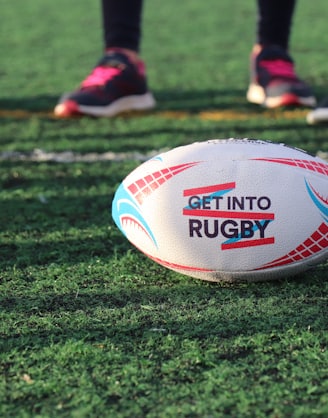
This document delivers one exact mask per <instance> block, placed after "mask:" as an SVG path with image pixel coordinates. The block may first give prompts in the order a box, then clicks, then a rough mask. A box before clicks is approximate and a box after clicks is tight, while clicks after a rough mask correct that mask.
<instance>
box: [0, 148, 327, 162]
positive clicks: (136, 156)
mask: <svg viewBox="0 0 328 418" xmlns="http://www.w3.org/2000/svg"><path fill="white" fill-rule="evenodd" d="M167 150H168V149H160V150H152V151H149V152H147V153H144V154H143V153H140V152H137V151H130V152H112V151H108V152H104V153H97V152H90V153H86V154H81V153H76V152H74V151H62V152H47V151H44V150H41V149H35V150H33V151H31V152H19V151H4V152H0V161H29V162H38V163H39V162H55V163H76V162H86V163H93V162H99V161H113V162H121V161H137V162H143V161H147V160H148V159H149V158H152V157H154V156H156V155H158V154H161V153H162V152H165V151H167ZM317 156H318V157H320V158H322V159H323V160H326V161H328V152H322V151H318V153H317Z"/></svg>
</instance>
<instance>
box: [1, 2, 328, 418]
mask: <svg viewBox="0 0 328 418" xmlns="http://www.w3.org/2000/svg"><path fill="white" fill-rule="evenodd" d="M176 4H177V2H176V1H174V0H167V1H165V2H162V1H160V0H152V1H148V2H146V4H145V13H144V29H143V32H144V34H143V50H142V55H143V57H144V58H145V60H146V62H147V64H148V76H149V84H150V86H151V88H152V90H153V92H154V95H155V97H156V99H157V101H158V106H157V108H156V109H155V110H154V111H153V112H150V113H148V114H143V115H135V116H131V115H130V116H124V117H119V118H116V119H114V120H104V119H102V120H95V119H87V118H86V119H73V120H56V119H55V118H54V117H53V116H52V109H53V107H54V105H55V104H56V101H57V99H58V97H59V96H60V95H61V93H62V92H64V91H69V90H70V89H72V88H73V87H75V86H76V85H77V84H78V83H79V82H80V81H81V80H82V79H83V78H84V77H85V76H86V74H87V72H88V71H89V69H90V68H91V67H92V66H93V65H94V64H95V61H96V60H97V59H98V58H99V56H100V55H101V49H102V43H101V42H102V41H101V36H102V31H101V26H100V9H99V5H98V4H97V5H96V6H95V4H94V2H93V1H91V0H83V1H78V0H71V1H69V2H67V1H65V0H57V1H56V2H44V1H41V0H31V1H29V2H26V1H23V0H14V1H12V2H4V1H2V2H1V6H2V7H1V25H0V51H1V64H0V92H1V93H0V219H1V223H0V417H3V418H7V417H15V418H27V417H33V418H34V417H42V418H45V417H75V418H82V417H110V418H112V417H113V418H123V417H124V418H130V417H133V418H139V417H140V418H143V417H147V418H148V417H149V418H155V417H156V418H157V417H160V418H166V417H167V418H170V417H172V418H177V417H194V418H209V417H243V418H244V417H249V418H256V417H271V418H285V417H298V418H301V417H302V418H303V417H327V416H328V333H327V331H328V315H327V306H328V264H327V263H326V264H323V265H320V266H317V268H315V269H313V270H311V271H309V272H307V273H305V274H302V275H299V276H298V277H296V278H293V279H286V280H280V281H276V282H272V283H257V284H238V285H228V284H213V283H206V282H202V281H198V280H194V279H191V278H188V277H184V276H182V275H179V274H177V273H173V272H171V271H169V270H166V269H164V268H163V267H160V266H158V265H157V264H155V263H153V262H152V261H150V260H148V259H146V258H145V257H144V256H143V255H141V254H140V253H139V252H138V251H137V250H136V249H134V248H133V247H132V246H131V245H130V244H129V243H128V242H127V241H126V239H125V238H124V237H123V236H122V235H121V233H120V232H119V231H118V230H117V228H116V227H115V225H114V223H113V221H112V219H111V216H110V210H109V209H110V204H111V200H112V197H113V194H114V192H115V190H116V188H117V186H118V184H119V183H120V182H121V180H122V179H123V178H124V177H125V176H126V175H127V174H128V173H129V172H130V171H131V170H132V169H133V168H135V167H136V166H137V165H138V164H139V163H140V161H142V160H143V159H145V158H147V156H149V155H150V154H151V153H152V152H156V151H158V150H162V149H167V148H172V147H175V146H177V145H182V144H188V143H191V142H193V141H195V140H205V139H209V138H227V137H253V138H261V139H270V140H273V141H277V142H280V141H281V142H285V143H287V144H289V145H292V146H297V147H300V148H303V149H305V150H306V151H308V152H311V153H314V154H316V153H318V152H320V153H321V154H320V155H322V156H323V157H324V158H327V153H328V141H327V135H328V130H327V127H325V126H317V127H310V126H307V125H306V123H305V115H306V113H307V111H306V110H305V109H291V110H288V111H286V110H284V109H282V110H276V111H266V110H263V109H261V108H257V107H255V106H252V105H249V104H247V102H246V100H245V92H246V88H247V83H248V56H249V52H250V48H251V46H252V43H253V41H254V37H255V21H256V8H255V1H251V2H245V1H243V0H236V1H234V2H231V1H229V0H222V1H220V2H217V1H216V0H209V1H207V2H206V3H205V2H199V1H196V0H189V1H188V2H181V4H180V3H179V6H178V7H176ZM205 6H207V7H205ZM216 10H217V11H216ZM159 11H160V13H159ZM327 15H328V3H327V2H325V1H323V0H317V1H316V2H306V1H300V2H299V5H298V9H297V13H296V16H295V22H294V31H293V36H292V42H291V48H292V51H293V57H294V58H295V61H296V63H297V68H298V72H299V73H300V75H301V76H302V77H303V78H305V79H306V80H308V81H309V83H311V84H312V85H313V87H314V89H315V92H316V95H317V96H318V98H319V99H320V98H322V97H324V96H325V95H328V64H327V54H326V51H327V46H328V35H327V31H326V20H327V19H326V17H327Z"/></svg>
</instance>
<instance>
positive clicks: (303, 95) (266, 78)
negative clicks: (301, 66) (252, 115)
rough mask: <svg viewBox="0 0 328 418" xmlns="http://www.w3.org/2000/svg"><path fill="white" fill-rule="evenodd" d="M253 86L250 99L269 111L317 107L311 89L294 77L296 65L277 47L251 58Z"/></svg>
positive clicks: (248, 92)
mask: <svg viewBox="0 0 328 418" xmlns="http://www.w3.org/2000/svg"><path fill="white" fill-rule="evenodd" d="M251 66H252V69H251V83H250V85H249V88H248V91H247V100H248V101H249V102H251V103H256V104H260V105H263V106H265V107H267V108H274V107H279V106H298V105H303V106H315V103H316V100H315V97H314V95H313V93H312V91H311V88H310V87H309V86H308V85H307V84H306V83H305V82H304V81H302V80H300V79H299V78H298V77H297V75H296V74H295V70H294V63H293V60H292V59H291V57H290V56H289V55H288V54H287V52H286V51H285V50H284V49H282V48H281V47H278V46H270V47H266V48H263V49H262V51H261V52H260V53H258V54H252V57H251Z"/></svg>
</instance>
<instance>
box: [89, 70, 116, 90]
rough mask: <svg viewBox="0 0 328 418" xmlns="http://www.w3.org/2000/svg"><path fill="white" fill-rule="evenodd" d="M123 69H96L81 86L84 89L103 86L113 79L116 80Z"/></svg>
mask: <svg viewBox="0 0 328 418" xmlns="http://www.w3.org/2000/svg"><path fill="white" fill-rule="evenodd" d="M121 71H122V69H120V68H116V67H102V66H99V67H96V68H94V70H93V71H92V73H91V74H90V75H88V77H87V78H86V79H85V80H84V81H83V82H82V84H81V86H82V87H83V88H84V87H94V86H103V85H104V84H105V83H107V82H108V81H109V80H110V79H111V78H114V77H115V76H117V75H118V74H120V72H121Z"/></svg>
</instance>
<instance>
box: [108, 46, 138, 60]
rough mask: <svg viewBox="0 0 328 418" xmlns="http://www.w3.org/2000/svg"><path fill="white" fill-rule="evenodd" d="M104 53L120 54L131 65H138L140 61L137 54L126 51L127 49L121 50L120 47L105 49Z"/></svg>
mask: <svg viewBox="0 0 328 418" xmlns="http://www.w3.org/2000/svg"><path fill="white" fill-rule="evenodd" d="M105 52H106V53H109V52H119V53H121V54H124V55H126V56H127V57H128V59H129V61H131V62H132V63H133V64H138V63H139V62H140V61H141V58H140V57H139V54H138V52H136V51H134V50H132V49H128V48H121V47H111V48H106V50H105Z"/></svg>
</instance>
